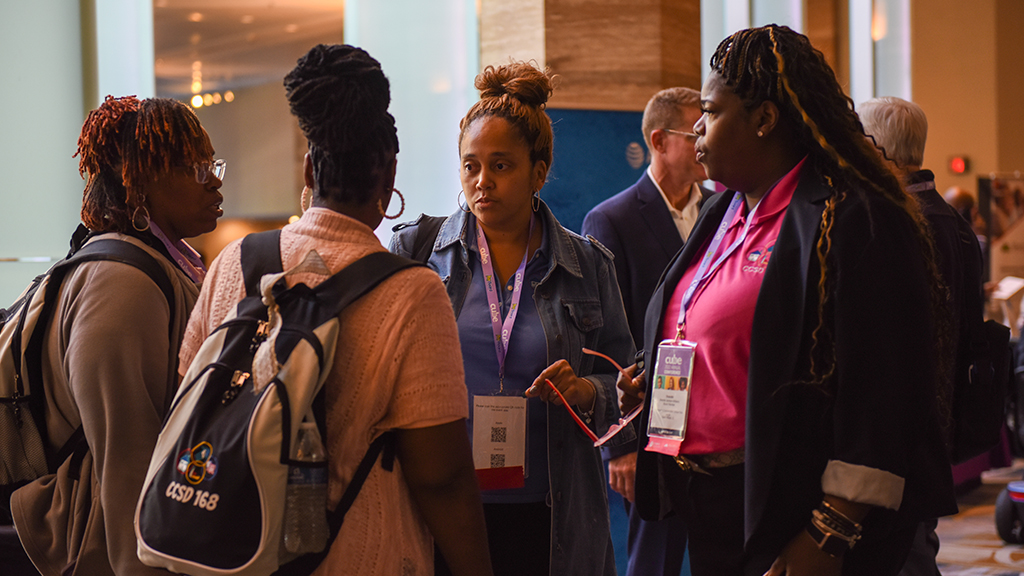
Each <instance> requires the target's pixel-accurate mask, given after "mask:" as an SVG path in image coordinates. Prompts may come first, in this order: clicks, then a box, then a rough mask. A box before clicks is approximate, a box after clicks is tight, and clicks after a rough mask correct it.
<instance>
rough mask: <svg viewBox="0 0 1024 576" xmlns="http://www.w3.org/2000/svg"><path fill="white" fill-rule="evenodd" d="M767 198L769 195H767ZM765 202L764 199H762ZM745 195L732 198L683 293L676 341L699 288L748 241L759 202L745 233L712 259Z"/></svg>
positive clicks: (748, 216) (684, 325)
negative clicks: (716, 258) (748, 233)
mask: <svg viewBox="0 0 1024 576" xmlns="http://www.w3.org/2000/svg"><path fill="white" fill-rule="evenodd" d="M765 196H767V194H765ZM761 200H762V201H763V200H764V198H763V197H762V198H761ZM743 201H744V200H743V193H741V192H736V193H735V194H734V195H733V197H732V202H730V203H729V209H728V210H726V211H725V216H723V217H722V222H721V223H720V224H719V225H718V230H717V231H716V232H715V237H714V238H713V239H712V240H711V244H710V245H709V246H708V249H707V251H705V252H704V257H703V258H701V261H700V266H699V267H698V268H697V273H696V274H694V276H693V281H692V282H690V286H689V287H688V288H687V289H686V292H684V293H683V301H682V303H681V305H680V306H679V320H678V321H677V322H676V340H677V341H679V340H682V339H683V330H684V329H685V327H686V309H687V308H689V307H690V304H691V303H692V301H693V295H694V293H695V292H697V288H699V287H700V286H701V284H703V283H704V281H705V280H707V279H708V278H710V277H711V275H712V274H714V272H715V270H717V269H718V268H719V266H721V265H722V262H724V261H725V259H726V258H728V257H729V256H730V255H731V254H732V253H733V252H735V251H736V249H737V248H739V247H740V245H741V244H743V241H744V240H746V239H747V232H749V231H750V223H751V222H753V221H754V213H755V212H757V209H758V207H760V206H761V202H758V203H757V205H756V206H754V209H753V210H751V211H750V214H747V221H746V223H745V224H744V225H743V232H741V233H740V237H739V238H737V239H736V241H735V242H733V243H732V244H730V245H729V247H728V248H726V249H725V252H723V253H722V255H721V256H719V257H718V260H715V262H714V263H712V262H711V259H712V258H714V256H715V252H717V251H718V248H719V246H721V245H722V240H723V239H725V232H726V231H727V230H728V229H729V225H730V224H732V220H733V218H735V217H736V213H737V212H739V209H740V206H741V205H742V203H743Z"/></svg>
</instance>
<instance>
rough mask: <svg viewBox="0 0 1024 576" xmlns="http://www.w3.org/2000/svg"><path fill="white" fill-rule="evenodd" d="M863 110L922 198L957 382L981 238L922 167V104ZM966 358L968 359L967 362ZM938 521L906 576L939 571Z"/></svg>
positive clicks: (887, 102)
mask: <svg viewBox="0 0 1024 576" xmlns="http://www.w3.org/2000/svg"><path fill="white" fill-rule="evenodd" d="M857 113H858V114H859V115H860V120H861V123H862V124H863V125H864V132H865V133H866V134H868V135H869V136H871V137H872V138H873V139H874V141H875V145H876V146H877V147H878V149H879V152H880V153H881V154H883V156H884V157H885V159H886V160H887V161H888V162H889V163H890V165H891V166H892V168H893V172H894V173H895V174H896V176H897V177H898V178H899V179H900V182H901V183H902V184H903V186H904V189H905V190H906V192H907V193H908V194H912V195H913V196H914V197H915V198H917V200H918V202H919V203H920V205H921V212H922V213H923V214H924V216H925V218H926V219H927V220H928V223H929V225H930V227H931V231H932V238H933V241H934V243H935V251H936V252H937V254H938V259H937V261H938V264H939V274H940V275H941V277H942V281H943V283H944V284H945V285H946V287H947V288H948V289H949V302H948V304H949V306H948V308H947V309H948V310H949V311H950V316H949V327H950V334H951V335H952V336H953V338H954V342H955V345H956V362H951V363H950V364H952V366H950V371H951V373H950V374H949V378H950V381H954V380H953V379H955V378H956V374H955V372H954V371H955V370H957V369H958V366H969V362H970V360H969V357H970V351H969V342H970V332H969V330H970V326H969V324H968V323H969V322H970V318H976V319H977V320H978V321H980V319H981V316H982V303H983V302H984V299H983V297H981V296H980V294H981V291H982V282H981V269H982V268H981V248H980V246H979V245H978V239H977V237H976V236H975V234H974V231H973V230H972V228H971V225H970V224H969V223H968V222H967V221H966V220H964V219H963V217H962V216H960V214H959V213H958V212H957V211H956V210H954V209H953V208H952V207H951V206H949V205H948V204H947V203H946V201H945V200H943V198H942V196H940V195H939V193H938V192H937V191H936V190H935V175H934V174H932V172H931V171H930V170H922V169H921V165H922V164H923V163H924V146H925V141H926V140H927V138H928V118H927V117H926V116H925V114H924V111H923V110H922V109H921V107H920V106H918V105H917V104H914V103H913V102H908V101H906V100H903V99H900V98H894V97H883V98H873V99H871V100H868V101H867V102H864V103H863V104H861V105H860V106H858V107H857ZM968 246H969V247H968ZM971 254H976V255H977V260H976V261H968V258H969V257H970V255H971ZM965 255H966V256H965ZM965 306H969V309H967V308H965ZM965 310H966V313H965V312H964V311H965ZM965 358H966V359H967V360H966V362H967V364H964V361H965V360H964V359H965ZM937 524H938V519H933V520H930V521H926V522H922V523H921V525H920V526H919V527H918V531H917V536H916V537H915V541H914V545H913V547H912V548H911V550H910V555H909V557H908V558H907V562H906V564H905V565H904V567H903V570H902V571H901V572H900V576H919V575H921V576H923V575H928V576H938V575H939V570H938V566H937V565H936V561H935V556H936V554H938V552H939V537H938V535H937V534H936V533H935V526H936V525H937Z"/></svg>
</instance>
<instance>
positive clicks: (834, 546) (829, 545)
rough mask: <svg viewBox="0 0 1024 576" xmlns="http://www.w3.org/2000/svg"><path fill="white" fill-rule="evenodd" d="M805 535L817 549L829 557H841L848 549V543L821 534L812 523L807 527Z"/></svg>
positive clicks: (823, 533)
mask: <svg viewBox="0 0 1024 576" xmlns="http://www.w3.org/2000/svg"><path fill="white" fill-rule="evenodd" d="M807 534H808V535H810V537H811V538H812V539H814V542H815V543H816V544H817V545H818V548H819V549H820V550H821V551H822V552H824V553H826V554H828V555H829V556H837V557H838V556H842V555H843V552H846V551H847V550H849V549H850V545H849V543H847V542H846V541H845V540H843V539H842V538H838V537H836V536H833V535H832V534H827V533H825V532H822V531H821V530H819V529H818V527H817V526H815V525H814V524H813V523H811V524H808V525H807Z"/></svg>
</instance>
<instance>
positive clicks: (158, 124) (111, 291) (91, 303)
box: [11, 96, 224, 576]
mask: <svg viewBox="0 0 1024 576" xmlns="http://www.w3.org/2000/svg"><path fill="white" fill-rule="evenodd" d="M76 155H78V156H80V157H81V161H80V164H79V169H80V171H81V172H82V174H88V181H87V183H86V186H85V193H84V196H83V201H82V222H83V223H84V226H83V227H79V230H78V232H76V233H75V237H74V238H73V246H75V247H77V245H79V244H80V243H83V241H84V243H86V244H87V243H88V242H90V241H93V240H95V239H107V238H112V239H117V240H120V241H123V242H128V243H131V244H133V245H135V246H138V247H140V248H142V249H143V250H145V251H146V253H148V254H150V255H151V256H153V258H154V259H155V261H156V262H158V264H159V266H160V268H162V269H163V271H164V272H166V274H167V277H168V279H169V280H170V283H171V285H172V287H173V302H169V301H168V299H167V298H166V297H165V295H164V293H163V292H162V291H161V289H160V288H158V286H157V285H156V284H155V283H154V281H153V280H151V279H150V277H149V276H147V274H146V273H145V272H143V271H141V270H140V269H138V268H135V267H134V266H131V265H128V264H124V263H121V262H112V261H99V262H87V263H83V264H79V265H78V266H76V267H75V268H74V269H73V270H72V271H71V272H70V273H69V274H68V275H67V277H65V279H64V282H63V284H62V285H61V288H60V293H59V296H58V298H59V300H58V303H57V307H56V313H55V314H54V317H53V319H52V321H51V323H50V325H49V328H48V329H47V332H46V336H45V338H44V343H43V352H42V365H43V386H44V387H45V389H46V394H45V398H46V407H45V411H46V412H45V413H46V424H47V431H48V435H49V442H50V449H51V450H53V451H54V453H56V451H57V450H59V449H60V447H61V446H63V445H64V444H65V443H66V442H67V441H68V440H69V438H71V437H72V435H73V434H75V433H76V430H77V429H79V428H80V429H81V431H82V432H83V433H84V438H85V441H86V443H87V444H88V453H87V455H86V456H85V458H84V459H83V460H82V461H81V463H80V465H79V463H77V462H76V461H75V459H74V458H69V459H68V460H67V461H66V462H64V464H63V465H61V467H60V468H59V469H58V471H57V473H56V474H55V475H50V476H46V477H43V478H41V479H39V480H36V481H35V482H32V483H30V484H28V485H26V486H25V487H23V488H21V489H20V490H18V491H17V492H15V493H14V495H13V497H12V498H11V508H12V514H13V517H14V524H15V527H16V528H17V530H18V534H19V536H20V537H21V541H22V543H23V544H24V546H25V549H26V551H27V553H28V556H29V557H30V558H31V559H32V562H33V563H34V564H35V566H36V568H37V569H38V570H39V571H40V572H41V573H42V574H44V575H47V576H49V575H58V574H60V575H68V574H82V575H85V574H88V575H89V576H92V575H103V574H167V573H168V572H166V571H164V570H161V569H155V568H148V567H146V566H143V565H142V563H141V562H139V560H138V558H137V557H136V555H135V547H136V542H135V530H134V528H133V525H132V521H133V518H134V515H135V504H136V502H137V501H138V497H139V491H140V490H141V489H142V483H143V481H144V480H145V476H146V469H147V468H148V466H149V458H150V455H151V454H152V451H153V447H154V446H155V445H156V438H157V435H158V434H159V432H160V428H161V425H162V424H163V418H164V414H165V412H166V410H167V408H168V406H169V405H170V403H171V400H172V398H173V397H174V392H175V390H176V389H177V386H178V376H177V371H176V368H177V366H178V363H177V357H178V347H179V345H180V343H181V338H182V334H184V331H185V325H186V322H187V321H188V317H189V313H190V312H191V310H192V307H193V305H194V304H195V301H196V297H197V296H198V295H199V284H200V283H201V282H202V281H203V279H204V277H205V274H206V269H205V267H204V266H203V263H202V260H201V259H200V258H199V255H198V254H197V253H196V252H195V251H194V250H192V248H191V247H190V246H189V245H188V244H187V243H185V239H186V238H192V237H194V236H198V235H199V234H203V233H205V232H210V231H212V230H213V229H214V228H215V227H216V226H217V219H218V218H220V216H221V215H222V211H221V209H220V204H221V201H222V200H223V197H222V196H221V194H220V192H219V189H220V186H221V177H223V175H224V163H223V161H215V160H214V157H213V146H212V145H211V143H210V139H209V137H208V136H207V135H206V131H205V130H203V128H202V126H200V124H199V119H198V118H196V115H195V114H194V113H193V112H192V109H191V108H189V107H188V106H187V105H185V104H183V103H181V102H178V101H177V100H169V99H162V98H152V99H147V100H142V101H139V100H137V99H135V98H134V97H132V96H126V97H123V98H112V97H110V96H108V97H107V98H106V99H105V100H104V102H103V104H102V105H101V106H100V107H99V108H97V109H96V110H93V111H92V112H90V113H89V116H88V117H87V118H86V121H85V125H84V126H83V127H82V133H81V136H80V137H79V139H78V152H77V154H76ZM78 478H80V480H79V479H78ZM83 510H84V512H83Z"/></svg>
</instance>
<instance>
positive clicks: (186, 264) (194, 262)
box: [149, 220, 206, 284]
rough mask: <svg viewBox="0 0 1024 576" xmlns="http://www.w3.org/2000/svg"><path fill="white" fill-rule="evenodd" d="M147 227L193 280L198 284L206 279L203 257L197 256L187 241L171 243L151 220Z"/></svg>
mask: <svg viewBox="0 0 1024 576" xmlns="http://www.w3.org/2000/svg"><path fill="white" fill-rule="evenodd" d="M149 229H150V230H151V231H152V232H153V235H154V236H156V237H157V239H159V240H160V242H161V243H163V245H164V248H167V252H168V253H169V254H170V255H171V257H172V258H174V261H175V262H177V263H178V266H179V267H180V268H181V269H182V271H184V272H185V274H187V275H188V277H189V278H191V279H192V281H193V282H195V283H196V284H199V283H201V282H202V281H203V280H204V279H206V266H205V265H203V259H202V258H200V257H199V253H198V252H196V251H195V250H194V249H193V248H192V247H191V246H189V245H188V243H186V242H185V241H184V240H178V241H177V242H174V243H172V242H171V239H170V238H168V237H167V235H166V234H164V231H163V230H161V229H160V227H159V226H157V225H156V222H153V221H152V220H150V221H149Z"/></svg>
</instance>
